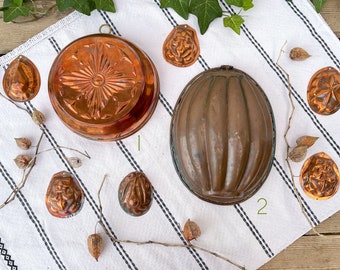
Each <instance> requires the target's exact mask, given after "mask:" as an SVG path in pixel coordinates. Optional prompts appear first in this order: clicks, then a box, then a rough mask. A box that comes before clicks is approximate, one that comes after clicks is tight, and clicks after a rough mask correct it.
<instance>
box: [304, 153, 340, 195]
mask: <svg viewBox="0 0 340 270" xmlns="http://www.w3.org/2000/svg"><path fill="white" fill-rule="evenodd" d="M339 184H340V175H339V169H338V167H337V165H336V164H335V162H334V161H333V160H332V159H331V158H330V157H329V156H328V155H327V154H326V153H323V152H320V153H317V154H315V155H313V156H311V157H310V158H308V159H307V160H306V161H305V163H304V164H303V166H302V169H301V173H300V185H301V187H302V189H303V191H304V192H305V193H306V194H307V195H308V196H309V197H311V198H313V199H315V200H326V199H329V198H331V197H332V196H334V195H335V194H336V193H337V191H338V188H339Z"/></svg>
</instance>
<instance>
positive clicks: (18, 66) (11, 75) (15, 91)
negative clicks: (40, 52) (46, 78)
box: [2, 55, 40, 102]
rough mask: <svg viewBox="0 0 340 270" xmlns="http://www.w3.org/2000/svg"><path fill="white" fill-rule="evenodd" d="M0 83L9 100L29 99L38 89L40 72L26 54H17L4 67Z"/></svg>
mask: <svg viewBox="0 0 340 270" xmlns="http://www.w3.org/2000/svg"><path fill="white" fill-rule="evenodd" d="M2 85H3V88H4V91H5V93H6V95H7V96H8V97H9V98H10V99H11V100H13V101H16V102H25V101H29V100H32V99H33V98H34V97H35V96H36V95H37V94H38V92H39V90H40V73H39V71H38V69H37V67H36V66H35V65H34V63H33V62H32V61H31V60H29V59H28V58H27V57H26V56H23V55H19V56H18V57H17V58H15V59H14V60H13V61H12V62H11V63H10V64H9V66H8V68H7V69H6V71H5V74H4V77H3V80H2Z"/></svg>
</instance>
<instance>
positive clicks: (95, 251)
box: [87, 233, 104, 261]
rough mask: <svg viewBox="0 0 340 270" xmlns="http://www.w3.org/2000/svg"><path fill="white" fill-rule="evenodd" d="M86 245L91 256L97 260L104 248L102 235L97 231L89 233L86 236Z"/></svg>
mask: <svg viewBox="0 0 340 270" xmlns="http://www.w3.org/2000/svg"><path fill="white" fill-rule="evenodd" d="M87 247H88V249H89V252H90V254H91V255H92V257H93V258H95V259H96V261H98V258H99V256H100V254H101V253H102V251H103V249H104V243H103V238H102V236H101V235H100V234H99V233H94V234H91V235H90V236H89V237H88V238H87Z"/></svg>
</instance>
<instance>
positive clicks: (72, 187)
mask: <svg viewBox="0 0 340 270" xmlns="http://www.w3.org/2000/svg"><path fill="white" fill-rule="evenodd" d="M45 203H46V207H47V210H48V211H49V212H50V214H51V215H52V216H55V217H58V218H66V217H70V216H73V215H75V214H77V213H78V212H79V211H80V209H81V207H82V206H83V203H84V193H83V190H82V189H81V187H80V185H79V183H78V181H77V180H76V179H75V178H74V177H73V176H72V174H70V173H69V172H66V171H61V172H58V173H56V174H54V175H53V176H52V179H51V181H50V184H49V185H48V188H47V192H46V197H45Z"/></svg>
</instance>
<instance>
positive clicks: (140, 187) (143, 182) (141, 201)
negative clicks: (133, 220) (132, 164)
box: [118, 172, 152, 216]
mask: <svg viewBox="0 0 340 270" xmlns="http://www.w3.org/2000/svg"><path fill="white" fill-rule="evenodd" d="M118 200H119V204H120V206H121V207H122V209H123V210H124V211H125V212H126V213H128V214H130V215H132V216H141V215H144V214H145V213H146V212H147V211H148V210H149V209H150V207H151V203H152V185H151V183H150V181H149V179H148V178H147V177H146V175H145V174H144V173H143V172H132V173H129V174H128V175H127V176H125V177H124V179H123V180H122V182H121V183H120V185H119V190H118Z"/></svg>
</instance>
